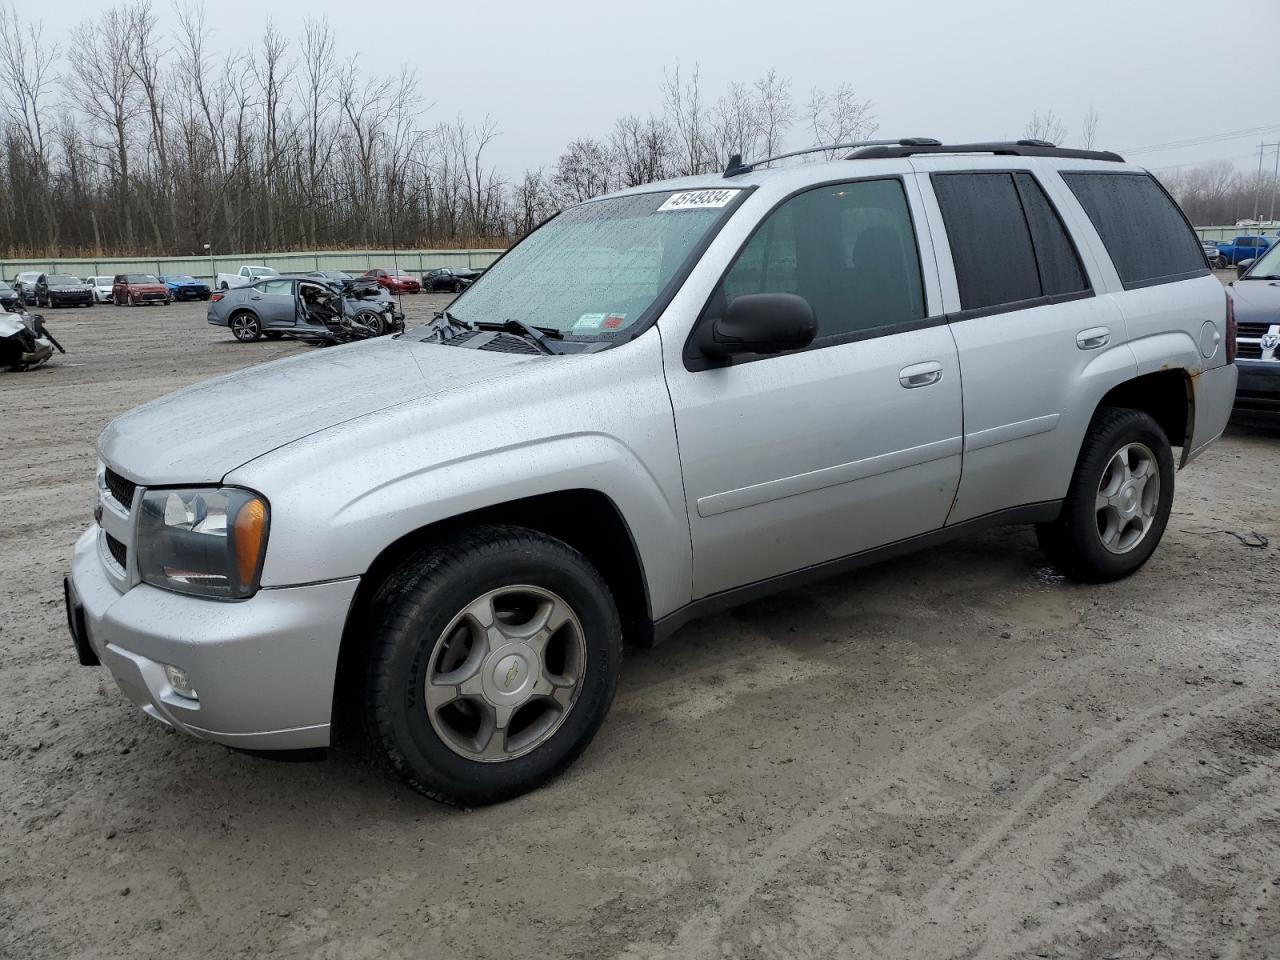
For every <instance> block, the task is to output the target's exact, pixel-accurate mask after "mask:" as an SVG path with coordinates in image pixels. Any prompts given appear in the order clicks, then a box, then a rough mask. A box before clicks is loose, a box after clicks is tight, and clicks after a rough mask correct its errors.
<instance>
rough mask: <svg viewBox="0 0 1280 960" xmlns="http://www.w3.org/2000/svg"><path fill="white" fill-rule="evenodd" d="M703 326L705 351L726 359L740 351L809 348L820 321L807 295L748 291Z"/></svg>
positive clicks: (702, 343)
mask: <svg viewBox="0 0 1280 960" xmlns="http://www.w3.org/2000/svg"><path fill="white" fill-rule="evenodd" d="M703 329H704V331H705V332H704V334H703V336H702V342H701V343H700V346H701V348H702V352H703V353H705V354H706V355H707V356H709V357H713V358H716V359H726V358H728V357H731V356H733V355H735V354H740V353H783V352H785V351H787V350H799V349H801V348H803V347H807V346H808V345H809V344H810V343H812V342H813V338H814V336H815V335H816V334H817V332H818V321H817V319H816V318H815V317H814V315H813V307H811V306H810V305H809V301H807V300H806V299H805V298H804V297H800V296H797V295H796V294H794V293H749V294H744V295H743V296H740V297H734V299H733V300H731V301H729V306H728V309H726V310H725V314H724V316H723V317H721V318H719V319H718V320H715V321H713V322H712V323H710V324H708V325H707V326H705V327H704V328H703Z"/></svg>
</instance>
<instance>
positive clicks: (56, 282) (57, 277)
mask: <svg viewBox="0 0 1280 960" xmlns="http://www.w3.org/2000/svg"><path fill="white" fill-rule="evenodd" d="M46 282H47V283H48V284H49V285H50V286H57V287H66V286H69V285H71V284H76V283H79V282H80V280H79V278H78V277H73V276H71V274H69V273H51V274H49V279H48V281H46Z"/></svg>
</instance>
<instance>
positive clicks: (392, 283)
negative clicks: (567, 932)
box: [362, 267, 422, 293]
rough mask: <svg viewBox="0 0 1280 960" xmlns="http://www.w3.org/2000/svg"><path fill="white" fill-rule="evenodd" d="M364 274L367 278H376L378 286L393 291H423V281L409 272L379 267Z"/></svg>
mask: <svg viewBox="0 0 1280 960" xmlns="http://www.w3.org/2000/svg"><path fill="white" fill-rule="evenodd" d="M362 276H363V277H364V278H365V279H366V280H376V281H377V282H378V286H380V287H383V288H384V289H386V290H389V291H391V292H392V293H420V292H421V291H422V283H421V282H420V281H419V280H418V278H417V277H411V276H409V275H408V274H407V273H397V272H395V271H393V270H383V269H381V268H380V267H377V268H374V269H373V270H367V271H365V272H364V274H362Z"/></svg>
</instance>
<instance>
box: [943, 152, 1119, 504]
mask: <svg viewBox="0 0 1280 960" xmlns="http://www.w3.org/2000/svg"><path fill="white" fill-rule="evenodd" d="M1051 186H1052V187H1053V188H1055V189H1056V190H1059V191H1061V189H1062V184H1061V182H1051ZM921 188H922V190H923V191H924V192H925V193H926V194H928V195H929V197H930V198H931V200H932V201H933V202H932V203H931V205H930V206H931V209H930V214H931V217H930V219H931V225H932V226H933V228H934V236H935V238H938V237H943V236H945V238H946V241H947V242H946V243H942V242H938V243H937V244H936V246H937V249H938V254H939V255H938V264H939V269H940V271H941V274H942V281H943V288H944V291H946V293H947V297H948V315H949V320H950V325H951V332H952V334H953V335H954V336H955V340H956V346H957V349H958V350H959V356H960V368H961V370H962V372H963V377H964V474H963V476H962V478H961V480H960V489H959V492H958V494H957V496H956V501H955V505H954V506H953V507H952V510H951V513H950V516H949V517H948V520H947V522H948V524H955V523H961V522H963V521H966V520H972V519H975V518H977V517H982V516H986V515H988V514H994V513H997V512H999V511H1004V510H1009V509H1012V508H1020V507H1028V508H1032V509H1044V510H1046V511H1050V512H1051V511H1052V510H1053V509H1054V508H1053V506H1052V501H1055V500H1058V499H1061V498H1062V497H1063V496H1065V494H1066V487H1067V483H1068V482H1069V480H1070V478H1071V474H1072V471H1073V470H1074V468H1075V459H1076V454H1077V452H1078V451H1079V449H1080V442H1081V440H1082V438H1083V436H1084V432H1085V429H1086V428H1087V426H1088V421H1089V419H1090V417H1091V416H1092V412H1093V403H1096V397H1101V396H1102V395H1103V394H1104V393H1105V392H1106V390H1108V389H1110V387H1111V386H1112V385H1114V383H1115V382H1116V381H1117V379H1118V378H1123V377H1122V376H1121V375H1120V374H1119V373H1117V370H1131V369H1132V360H1131V358H1130V356H1129V354H1128V352H1127V351H1126V350H1125V349H1124V346H1123V345H1124V339H1125V334H1124V327H1123V324H1122V322H1121V318H1120V315H1119V311H1118V310H1117V309H1116V307H1115V305H1114V304H1112V303H1111V302H1110V301H1108V300H1105V299H1101V298H1099V297H1097V296H1095V285H1094V283H1093V281H1092V280H1091V278H1090V275H1089V273H1088V271H1087V270H1086V267H1085V264H1084V262H1083V260H1082V259H1081V256H1080V252H1079V250H1078V249H1077V247H1076V245H1075V243H1074V242H1073V241H1072V239H1071V236H1070V235H1069V234H1068V232H1067V230H1066V228H1065V227H1064V225H1063V221H1062V218H1061V216H1060V215H1059V212H1058V206H1057V205H1056V204H1055V203H1054V202H1053V200H1051V198H1050V194H1049V193H1048V192H1047V191H1046V187H1045V183H1044V182H1042V179H1041V178H1040V177H1038V176H1037V175H1036V174H1035V173H1033V172H1032V171H1031V170H1030V169H1009V170H940V171H938V172H934V173H931V174H928V175H923V174H922V175H921ZM1125 375H1127V374H1125ZM1094 394H1096V397H1093V399H1088V397H1092V396H1093V395H1094ZM1082 396H1083V397H1084V399H1082ZM1023 519H1026V518H1023ZM1032 519H1034V517H1032Z"/></svg>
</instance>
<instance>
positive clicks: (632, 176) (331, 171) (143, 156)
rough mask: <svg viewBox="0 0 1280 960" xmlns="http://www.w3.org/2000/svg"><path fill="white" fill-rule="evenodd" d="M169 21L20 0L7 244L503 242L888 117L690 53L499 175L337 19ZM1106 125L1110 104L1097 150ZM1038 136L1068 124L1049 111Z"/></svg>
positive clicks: (10, 9) (48, 250) (1093, 132)
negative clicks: (359, 51)
mask: <svg viewBox="0 0 1280 960" xmlns="http://www.w3.org/2000/svg"><path fill="white" fill-rule="evenodd" d="M169 24H170V25H169V26H166V25H165V24H163V23H162V22H161V18H160V17H159V16H158V15H157V13H156V10H155V9H154V8H153V7H152V5H151V3H150V2H149V0H135V2H133V3H125V4H120V5H116V6H112V7H107V8H104V9H103V10H102V12H101V13H100V14H99V15H97V16H96V17H94V18H93V19H90V20H87V21H85V22H83V23H81V24H79V25H77V26H75V27H74V28H73V29H72V30H70V31H68V32H63V31H56V32H55V31H52V30H50V29H49V28H48V25H46V24H44V23H42V22H41V21H40V20H38V19H31V18H27V17H23V16H21V15H19V14H18V12H17V10H16V7H14V6H13V5H12V4H11V3H10V4H5V3H4V0H0V137H2V138H3V151H4V152H3V158H2V159H0V256H9V257H17V256H34V255H54V256H71V255H76V254H99V255H147V254H149V255H157V256H158V255H184V254H196V253H200V252H202V251H203V249H204V245H205V244H206V243H207V244H211V245H212V248H213V249H214V250H215V251H220V252H229V251H239V250H261V251H271V250H294V249H324V248H329V249H332V248H344V247H361V246H365V247H368V246H390V245H399V246H406V247H408V246H416V247H429V246H430V247H445V246H470V245H490V244H499V245H501V244H505V243H506V242H509V241H510V240H511V239H512V238H514V237H518V236H520V235H522V234H523V233H525V232H526V231H528V230H529V229H530V228H531V227H532V226H533V225H535V224H536V223H538V222H540V221H541V220H543V219H544V218H545V217H547V216H548V215H550V214H551V213H553V212H554V211H555V210H557V209H559V208H560V207H562V206H564V205H565V204H567V203H572V202H576V201H579V200H583V199H585V198H587V197H590V196H594V195H596V194H599V193H601V192H604V191H606V190H610V189H615V188H618V187H624V186H630V185H635V184H640V183H646V182H649V181H652V180H656V179H661V178H663V177H669V176H677V175H681V174H688V173H701V172H705V171H708V170H712V169H717V168H721V167H723V165H724V163H725V162H726V160H727V159H728V157H729V155H730V154H733V153H742V154H744V155H745V156H748V157H750V156H759V155H762V154H766V153H769V152H776V151H778V150H779V149H784V148H786V147H788V146H790V147H795V146H798V145H802V144H805V143H830V142H838V141H841V140H851V139H858V138H861V137H866V136H868V135H870V134H873V133H874V132H875V131H876V129H877V128H878V126H879V124H878V121H877V119H876V116H875V114H874V110H873V107H872V104H871V101H869V100H866V99H863V98H861V97H860V96H859V95H858V94H857V93H856V92H855V90H854V87H853V86H852V85H851V84H849V83H843V84H840V85H839V86H837V87H836V88H835V89H834V90H827V91H824V90H820V89H812V90H809V91H807V92H798V91H795V90H793V89H792V84H791V81H790V79H789V78H787V77H784V76H781V75H779V74H778V73H776V72H774V71H768V72H765V73H763V74H762V75H761V76H759V77H758V78H756V79H755V80H752V81H742V82H733V83H730V84H729V85H728V87H727V88H725V89H722V90H714V91H713V90H708V89H707V88H706V85H705V84H704V83H703V82H702V78H701V77H700V75H699V72H698V69H697V67H696V65H695V66H693V67H688V66H685V67H683V68H682V67H681V66H680V65H675V66H671V67H668V68H667V69H666V70H665V71H664V72H663V74H662V79H661V82H660V83H659V84H658V86H657V89H656V90H655V98H654V104H655V110H654V112H652V113H651V114H649V115H648V116H643V117H641V116H624V117H620V118H618V119H617V120H616V121H615V122H614V124H613V127H612V129H610V130H607V131H597V132H596V135H595V136H587V137H583V138H580V139H576V140H573V141H572V142H570V143H568V144H567V145H566V146H565V147H564V149H563V152H562V154H561V156H560V157H559V159H558V161H557V162H556V163H555V164H553V165H549V166H547V167H539V168H530V169H525V170H523V171H521V172H519V173H515V172H514V171H500V170H498V169H497V168H496V167H495V166H494V165H493V164H492V162H491V161H490V160H489V156H488V154H489V147H490V145H491V143H492V141H493V138H494V137H495V136H496V135H497V134H498V130H497V128H496V125H495V124H494V122H493V121H492V120H491V119H489V118H487V117H485V118H475V117H464V116H461V115H459V116H458V117H457V118H456V119H453V120H441V119H437V117H438V113H439V110H438V108H435V107H433V105H431V104H429V103H427V102H426V100H425V98H424V96H423V94H422V83H421V82H420V79H419V77H418V76H417V75H416V73H414V72H413V71H411V70H408V69H401V70H400V71H399V72H393V73H391V74H384V73H379V72H377V70H376V69H371V68H370V67H368V66H367V65H366V64H364V63H361V62H359V61H358V60H353V59H351V58H349V57H348V56H347V55H346V54H345V53H344V52H343V50H342V47H341V43H340V41H339V38H338V35H337V34H336V33H335V31H334V29H333V28H332V27H331V26H330V25H329V24H328V23H327V22H326V21H324V20H313V21H308V22H306V23H305V24H303V25H302V26H301V27H300V28H299V29H297V30H291V31H288V32H286V31H285V30H283V29H282V28H281V27H279V26H278V25H275V24H273V23H271V22H270V21H269V20H268V21H266V22H265V25H264V27H263V28H262V29H261V30H259V31H257V32H255V33H254V34H253V36H252V40H251V41H247V42H248V43H249V45H248V46H246V47H243V48H239V49H234V50H232V51H230V52H228V53H225V54H218V55H214V54H212V53H211V52H210V50H211V49H213V48H214V45H213V44H212V43H211V42H210V40H211V38H212V36H213V31H212V26H211V23H210V21H209V20H208V19H207V18H206V12H205V8H204V7H203V6H201V5H195V4H192V5H186V6H178V7H176V8H175V10H174V16H173V17H171V18H169ZM55 33H56V35H55ZM1097 128H1098V116H1097V113H1096V112H1095V111H1090V114H1089V116H1087V117H1086V118H1085V121H1084V124H1083V125H1082V127H1081V131H1080V135H1079V138H1078V139H1079V142H1080V143H1081V144H1082V145H1085V146H1091V145H1093V141H1094V140H1095V139H1096V136H1097ZM908 132H912V131H908ZM1024 133H1025V135H1028V136H1041V137H1046V138H1048V139H1053V140H1056V141H1058V142H1062V141H1064V140H1065V139H1066V133H1067V131H1066V130H1065V129H1064V128H1063V125H1062V124H1061V123H1060V122H1059V121H1058V119H1057V118H1056V117H1055V116H1054V114H1053V113H1052V112H1051V111H1050V112H1048V113H1046V114H1043V115H1041V114H1036V115H1035V116H1033V118H1032V120H1031V122H1029V123H1028V124H1027V125H1026V128H1025V131H1024ZM1169 182H1170V184H1171V186H1173V187H1174V190H1175V193H1176V194H1177V195H1178V196H1179V199H1180V200H1181V201H1182V202H1183V204H1184V206H1186V207H1187V210H1188V213H1189V214H1190V215H1191V216H1192V218H1193V219H1195V220H1196V221H1197V222H1200V223H1216V222H1227V223H1230V222H1234V220H1235V219H1236V218H1237V217H1238V216H1241V215H1244V216H1247V215H1250V214H1251V213H1252V211H1253V209H1254V201H1253V197H1254V194H1255V192H1259V193H1260V191H1255V190H1254V187H1255V186H1257V184H1256V183H1255V182H1254V181H1253V180H1252V179H1251V178H1249V177H1246V176H1243V175H1241V174H1240V173H1239V172H1238V171H1236V170H1235V168H1234V167H1231V166H1230V165H1220V166H1219V167H1213V168H1205V169H1203V170H1201V169H1197V170H1189V171H1181V172H1178V173H1176V175H1174V176H1172V177H1171V178H1170V179H1169ZM1268 186H1269V184H1268ZM1224 218H1227V219H1224Z"/></svg>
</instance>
